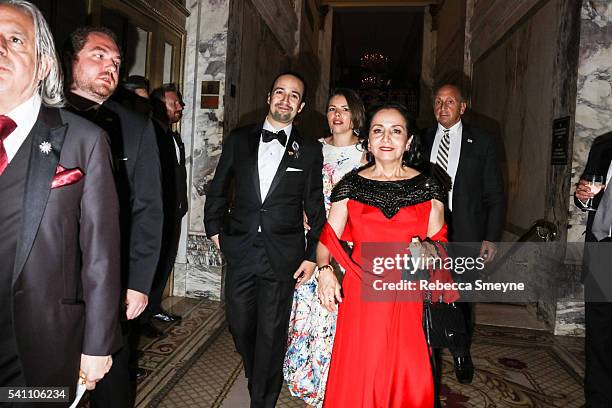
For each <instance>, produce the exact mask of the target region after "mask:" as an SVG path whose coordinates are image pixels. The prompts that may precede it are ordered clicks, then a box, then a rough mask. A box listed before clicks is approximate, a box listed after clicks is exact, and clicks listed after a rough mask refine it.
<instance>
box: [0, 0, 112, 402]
mask: <svg viewBox="0 0 612 408" xmlns="http://www.w3.org/2000/svg"><path fill="white" fill-rule="evenodd" d="M37 52H38V53H40V54H37ZM62 102H63V95H62V79H61V70H60V68H59V62H58V61H57V58H56V55H55V47H54V45H53V38H52V36H51V33H50V31H49V28H48V26H47V23H46V22H45V20H44V18H43V17H42V14H41V13H40V11H39V10H38V9H37V8H36V7H35V6H33V5H32V4H31V3H29V2H26V1H22V0H8V1H6V0H2V1H0V203H2V205H0V260H1V262H0V386H1V387H8V386H29V387H34V386H37V387H42V386H54V387H69V394H68V395H66V397H67V398H69V399H70V400H73V399H74V397H75V390H76V385H77V382H78V381H79V376H80V377H81V381H82V382H83V384H85V385H86V387H87V388H88V389H93V388H94V387H95V386H96V382H97V381H99V380H100V379H101V378H102V377H103V376H104V374H105V373H106V372H107V371H108V370H109V368H110V366H111V364H112V358H111V354H112V353H114V352H115V351H116V350H118V349H119V347H120V345H121V336H120V332H119V321H118V318H117V313H118V304H117V302H116V299H117V298H118V296H119V245H118V237H119V218H118V203H117V195H116V192H115V186H114V182H113V178H112V170H111V166H112V162H111V155H110V149H109V146H108V140H107V136H106V135H105V134H104V131H103V130H102V129H100V128H99V127H97V126H95V125H93V124H91V123H89V122H88V121H85V120H83V119H82V118H80V117H78V116H75V115H73V114H71V113H69V112H66V111H64V110H61V109H58V108H57V107H54V106H59V105H61V104H62ZM5 395H6V394H5ZM17 405H19V406H21V405H23V404H16V406H17ZM65 406H68V403H66V404H65Z"/></svg>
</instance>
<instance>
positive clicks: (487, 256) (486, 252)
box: [480, 241, 497, 264]
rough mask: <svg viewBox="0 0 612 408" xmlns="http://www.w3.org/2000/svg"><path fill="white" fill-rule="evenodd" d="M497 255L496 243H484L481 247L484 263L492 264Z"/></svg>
mask: <svg viewBox="0 0 612 408" xmlns="http://www.w3.org/2000/svg"><path fill="white" fill-rule="evenodd" d="M496 253H497V245H496V244H495V243H494V242H491V241H482V245H481V246H480V257H481V258H484V263H486V264H487V263H489V262H492V261H493V258H495V254H496Z"/></svg>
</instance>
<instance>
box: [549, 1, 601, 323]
mask: <svg viewBox="0 0 612 408" xmlns="http://www.w3.org/2000/svg"><path fill="white" fill-rule="evenodd" d="M611 78H612V3H610V1H609V0H589V1H583V4H582V10H581V27H580V54H579V62H578V79H577V85H578V92H577V97H576V120H575V122H576V125H575V133H574V143H573V152H572V185H574V184H576V183H577V182H578V179H579V178H580V175H581V174H582V172H583V170H584V167H585V165H586V161H587V158H588V154H589V149H590V148H591V144H592V142H593V140H594V139H595V138H596V137H597V136H599V135H601V134H603V133H606V132H609V131H610V130H612V79H611ZM572 193H573V189H572ZM568 201H569V205H568V208H569V214H570V215H569V230H568V234H567V241H568V254H567V258H568V262H570V263H575V264H580V263H581V258H582V254H581V253H580V251H570V249H571V248H574V249H580V248H581V245H575V244H574V245H572V243H576V242H581V241H583V240H584V236H583V233H584V229H585V225H586V218H587V214H586V213H584V212H582V211H580V210H579V209H577V208H576V207H575V205H574V199H573V196H569V197H568ZM583 322H584V312H583V305H582V304H581V303H580V302H566V303H562V304H558V305H557V325H556V328H555V333H556V334H581V332H582V331H583V330H584V329H583Z"/></svg>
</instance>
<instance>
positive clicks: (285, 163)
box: [263, 126, 302, 201]
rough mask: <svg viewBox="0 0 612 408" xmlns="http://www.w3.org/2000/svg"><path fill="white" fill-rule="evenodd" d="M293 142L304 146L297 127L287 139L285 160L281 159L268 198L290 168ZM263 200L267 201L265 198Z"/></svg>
mask: <svg viewBox="0 0 612 408" xmlns="http://www.w3.org/2000/svg"><path fill="white" fill-rule="evenodd" d="M293 142H297V143H298V145H301V144H302V138H301V137H300V134H299V133H298V131H297V129H296V128H295V126H294V127H293V128H292V130H291V135H290V136H289V138H288V139H287V146H286V147H285V153H284V154H283V158H282V159H281V162H280V164H279V165H278V169H277V170H276V173H275V174H274V178H273V179H272V184H270V190H268V195H267V196H266V197H269V196H270V195H271V194H272V193H273V192H274V189H275V188H276V187H277V186H278V183H279V182H280V179H281V178H282V177H283V175H284V174H285V171H287V167H288V166H289V157H290V156H289V149H291V148H292V145H293ZM263 200H264V201H265V198H263Z"/></svg>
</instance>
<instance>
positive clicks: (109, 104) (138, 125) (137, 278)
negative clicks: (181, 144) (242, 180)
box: [65, 27, 163, 408]
mask: <svg viewBox="0 0 612 408" xmlns="http://www.w3.org/2000/svg"><path fill="white" fill-rule="evenodd" d="M65 57H66V61H65V65H66V68H67V71H68V72H69V76H68V78H69V82H68V84H69V87H70V92H69V93H68V94H67V99H68V103H69V109H70V110H71V111H73V112H74V113H76V114H78V115H80V116H82V117H84V118H86V119H89V120H91V121H92V122H94V123H96V124H97V125H99V126H100V127H102V128H103V129H104V130H106V132H107V133H108V135H109V137H110V141H111V150H112V153H113V157H114V161H115V168H114V170H115V172H114V176H115V183H116V187H117V191H118V195H119V208H120V223H121V225H120V229H121V275H122V290H123V296H124V300H123V301H122V303H125V306H126V309H125V310H124V311H123V314H122V319H123V320H124V322H123V324H122V327H123V332H124V347H123V348H122V350H121V351H120V352H119V353H117V354H116V355H115V356H114V360H115V364H114V365H113V368H112V369H111V371H110V372H109V373H108V375H107V376H106V377H105V378H104V381H101V382H100V383H99V384H98V387H97V389H96V391H95V392H94V393H92V396H91V398H90V401H91V406H92V407H117V408H123V407H129V406H131V405H132V401H131V400H132V399H133V393H132V390H131V384H130V378H129V371H128V362H129V359H130V350H129V349H130V348H129V347H128V327H129V325H128V324H127V321H128V320H131V319H135V318H136V317H138V316H139V315H140V314H141V313H142V312H143V310H144V309H145V307H146V306H147V302H148V294H149V291H150V290H151V285H152V282H153V278H154V276H155V270H156V268H157V261H158V259H159V252H160V246H161V235H162V222H163V210H162V195H161V174H160V164H159V153H158V150H157V144H156V142H155V131H154V130H153V124H152V123H151V120H149V119H148V118H147V117H145V116H142V115H140V114H138V113H135V112H132V111H129V110H127V109H126V108H125V107H123V106H122V105H121V104H119V103H118V102H116V101H113V100H111V99H109V97H110V96H111V95H112V93H113V92H114V91H115V89H116V87H117V83H118V75H119V67H120V65H121V54H120V52H119V47H118V46H117V42H116V39H115V35H114V33H113V32H112V31H110V30H108V29H105V28H101V27H99V28H98V27H84V28H79V29H77V30H76V31H74V32H73V33H72V34H71V36H70V38H69V43H68V45H67V47H66V49H65ZM117 301H119V299H117Z"/></svg>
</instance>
